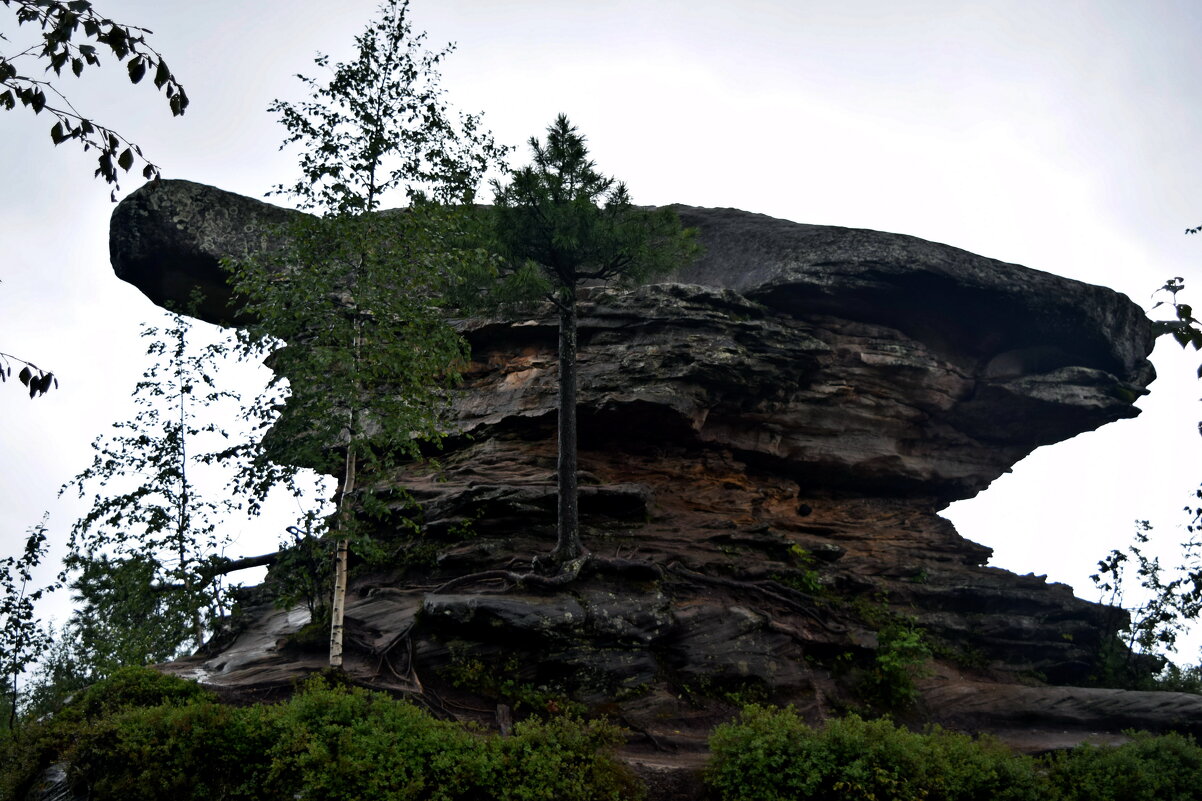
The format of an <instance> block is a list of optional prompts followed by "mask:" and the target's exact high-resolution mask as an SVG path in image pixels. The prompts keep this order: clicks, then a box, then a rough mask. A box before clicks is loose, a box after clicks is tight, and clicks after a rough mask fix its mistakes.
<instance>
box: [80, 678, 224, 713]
mask: <svg viewBox="0 0 1202 801" xmlns="http://www.w3.org/2000/svg"><path fill="white" fill-rule="evenodd" d="M212 700H215V698H214V696H213V694H212V693H210V692H209V691H207V690H205V689H203V688H202V687H201V686H200V685H199V684H197V683H196V682H194V681H186V680H184V679H180V678H177V677H175V676H168V675H165V674H163V673H159V672H158V671H157V670H151V669H150V668H147V667H125V668H121V669H120V670H117V671H115V672H114V673H113V674H112V675H111V676H109V677H108V678H107V679H105V680H104V681H101V682H97V683H96V684H93V685H92V686H91V687H88V688H87V689H86V690H84V691H83V692H81V693H80V694H79V697H78V698H77V699H74V700H73V701H72V702H71V703H70V704H68V705H67V707H66V709H65V710H64V712H65V713H66V715H67V716H68V717H72V718H74V717H77V716H82V717H85V718H97V717H100V716H102V715H107V714H111V713H113V712H116V711H118V710H120V709H126V708H129V707H151V706H164V705H167V706H182V705H185V704H192V703H197V702H199V701H212Z"/></svg>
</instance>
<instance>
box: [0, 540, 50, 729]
mask: <svg viewBox="0 0 1202 801" xmlns="http://www.w3.org/2000/svg"><path fill="white" fill-rule="evenodd" d="M45 555H46V524H45V521H44V520H43V522H42V523H40V524H38V525H36V526H34V527H32V528H31V529H30V530H29V532H28V534H27V536H26V538H25V545H24V548H23V549H22V551H21V554H20V555H19V556H7V557H5V558H3V559H0V690H3V693H4V700H3V706H0V709H4V710H5V711H6V712H7V714H5V715H4V717H3V719H0V725H2V726H4V727H5V728H8V729H13V728H15V727H16V724H17V716H18V713H19V712H20V705H21V694H20V683H21V677H22V674H23V673H24V672H25V671H26V669H27V668H29V667H30V665H32V664H33V663H34V662H35V661H37V659H38V657H40V656H41V654H42V652H43V651H44V650H45V649H46V648H47V647H49V645H50V642H51V636H50V632H49V631H48V630H47V629H45V628H43V627H42V622H41V621H40V620H39V619H38V617H37V615H36V614H35V609H34V605H35V604H36V603H37V602H38V601H39V600H41V598H42V596H43V595H45V594H46V593H47V592H50V591H52V590H53V589H54V586H53V585H52V586H50V587H39V588H37V589H35V588H34V587H32V586H31V585H30V582H32V581H33V571H34V569H35V568H36V567H37V566H38V565H39V564H41V561H42V559H43V558H44V557H45Z"/></svg>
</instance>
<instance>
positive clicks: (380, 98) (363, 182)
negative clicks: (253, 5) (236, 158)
mask: <svg viewBox="0 0 1202 801" xmlns="http://www.w3.org/2000/svg"><path fill="white" fill-rule="evenodd" d="M425 39H426V34H425V33H423V32H419V33H416V34H415V33H414V32H413V28H412V25H411V23H410V21H409V0H385V2H384V3H383V4H382V5H381V6H380V10H379V16H378V18H377V19H375V20H374V21H373V22H372V23H371V24H370V25H369V26H368V27H367V29H366V30H365V31H364V32H363V33H362V34H360V35H359V36H357V37H355V46H356V48H357V50H358V54H357V56H356V58H355V60H354V61H350V62H346V63H343V62H339V63H337V64H335V65H334V66H333V67H330V59H329V57H328V56H325V55H319V56H318V57H317V58H316V59H315V60H314V63H315V64H316V65H317V66H318V67H320V68H321V70H322V72H323V73H328V74H329V75H330V78H329V83H326V84H324V85H323V84H321V83H319V82H318V81H316V80H315V79H313V78H306V77H305V76H303V75H301V76H298V77H299V78H300V79H301V80H302V81H303V82H304V83H305V85H306V86H307V87H308V88H309V92H310V100H308V101H306V102H302V103H289V102H286V101H282V100H276V101H274V102H273V103H272V104H271V106H270V108H269V110H270V111H272V112H274V113H277V114H279V115H280V122H281V124H282V125H283V126H284V128H285V129H287V131H288V136H287V137H286V138H285V139H284V144H283V145H282V146H281V147H287V146H288V145H293V144H300V145H301V147H302V148H303V152H302V153H301V155H300V168H301V177H300V178H299V179H298V180H297V181H296V182H295V183H294V184H292V185H290V186H287V185H279V186H277V187H276V188H275V191H274V194H284V195H288V196H290V197H293V198H296V199H297V201H298V203H299V205H300V207H301V208H302V209H320V210H324V211H326V212H329V213H332V214H357V213H360V212H365V211H374V210H376V209H378V208H379V207H380V199H381V196H383V195H385V194H386V193H388V192H389V191H391V190H394V189H401V190H403V191H404V193H405V195H406V198H407V200H409V201H413V200H415V199H419V198H425V199H429V200H433V201H436V202H438V203H461V202H462V203H470V202H471V200H472V197H473V195H474V192H475V188H476V186H477V185H478V184H479V182H480V178H481V176H483V175H484V173H485V172H486V171H487V170H488V169H489V168H490V167H494V166H496V165H498V164H499V163H500V162H501V161H502V159H504V156H505V153H506V152H507V150H508V148H505V147H501V146H498V145H497V144H496V143H495V142H494V141H493V137H492V134H490V133H489V132H488V131H487V130H485V129H484V128H483V127H482V125H481V117H480V115H478V114H476V115H471V114H466V115H465V114H458V115H455V114H452V113H451V111H450V109H449V108H448V107H447V104H446V101H445V100H444V94H445V92H444V90H443V89H442V88H441V87H440V86H439V81H440V79H441V76H440V74H439V72H438V66H439V64H441V63H442V60H443V59H444V58H446V57H447V56H448V55H450V53H451V52H452V51H454V49H455V46H454V45H453V44H448V45H447V46H446V47H444V48H443V49H442V50H440V51H438V52H437V53H434V52H430V51H428V50H426V49H425Z"/></svg>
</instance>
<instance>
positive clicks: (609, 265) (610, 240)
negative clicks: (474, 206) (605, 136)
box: [494, 114, 696, 565]
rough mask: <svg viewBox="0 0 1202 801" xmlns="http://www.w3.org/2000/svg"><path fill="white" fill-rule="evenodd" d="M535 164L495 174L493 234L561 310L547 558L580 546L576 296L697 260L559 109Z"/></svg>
mask: <svg viewBox="0 0 1202 801" xmlns="http://www.w3.org/2000/svg"><path fill="white" fill-rule="evenodd" d="M530 148H531V151H532V154H533V157H534V163H533V164H531V165H530V166H528V167H524V168H522V169H520V170H518V171H516V172H515V173H513V175H512V176H511V178H510V181H509V182H508V183H507V184H502V183H500V182H494V192H495V195H496V209H495V211H496V214H495V224H494V233H495V237H496V240H497V242H498V243H499V247H500V250H501V253H502V255H503V256H504V258H505V260H506V268H507V270H508V272H509V273H510V274H514V275H520V274H526V275H528V274H529V273H530V271H531V269H532V268H533V270H534V271H536V272H537V274H539V275H541V277H542V279H543V282H544V287H545V290H546V297H547V298H548V299H549V300H550V301H551V303H553V304H554V306H555V308H556V309H557V311H558V313H559V464H558V470H557V477H558V484H559V502H558V521H557V537H556V544H555V550H554V551H553V552H552V554H551V558H552V562H553V563H555V564H557V565H563V564H566V563H568V562H572V561H576V560H579V559H580V558H581V557H583V556H584V555H585V554H586V553H587V552H586V551H585V549H584V545H583V543H582V541H581V539H580V515H579V510H578V504H577V494H578V493H577V470H578V465H577V460H578V456H577V447H576V349H577V342H576V323H577V320H576V304H577V297H578V293H579V290H580V288H581V287H582V286H585V285H587V284H590V283H617V284H626V285H630V284H637V283H639V282H641V281H644V280H646V279H647V278H649V277H651V276H654V275H659V274H663V273H666V272H669V271H671V270H672V269H674V268H677V267H680V266H682V265H684V264H685V263H687V262H688V261H689V260H691V259H692V258H694V256H695V253H696V245H695V244H694V242H693V236H692V233H691V231H687V230H683V229H682V228H681V225H680V221H679V219H678V218H677V217H676V215H675V214H674V213H673V212H672V211H671V210H670V209H659V210H654V211H652V210H647V209H641V208H638V207H635V206H633V205H632V204H631V202H630V196H629V194H628V192H627V190H626V185H625V184H624V183H621V182H619V181H616V180H615V179H613V178H610V177H606V176H604V175H603V174H601V173H600V172H598V171H597V168H596V165H595V164H594V162H593V161H592V160H591V159H590V158H589V156H588V148H587V147H586V145H585V137H584V136H583V135H581V134H580V133H579V132H578V131H577V130H576V127H575V126H573V125H572V124H571V123H570V122H568V118H567V117H566V116H564V115H563V114H560V115H559V116H558V117H557V118H556V119H555V122H554V123H552V124H551V126H550V127H549V128H548V129H547V140H546V142H545V143H543V142H540V141H539V140H538V138H537V137H531V139H530Z"/></svg>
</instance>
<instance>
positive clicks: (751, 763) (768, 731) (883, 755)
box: [706, 706, 1046, 801]
mask: <svg viewBox="0 0 1202 801" xmlns="http://www.w3.org/2000/svg"><path fill="white" fill-rule="evenodd" d="M710 749H711V751H712V752H713V756H712V758H711V761H710V764H709V767H708V769H707V771H706V783H707V784H708V785H709V787H710V788H711V789H712V790H713V791H714V792H715V794H716V796H717V798H719V799H721V801H744V800H746V801H800V800H801V799H831V801H834V800H835V799H838V801H845V800H848V799H863V801H920V800H924V801H945V800H946V801H953V800H954V801H961V800H963V801H968V800H969V799H973V800H974V801H976V800H978V799H979V801H994V800H995V799H996V800H997V801H1003V800H1010V799H1013V801H1018V800H1019V799H1023V800H1024V801H1025V800H1026V799H1031V801H1036V800H1037V799H1038V800H1040V801H1042V800H1043V799H1045V798H1046V796H1045V795H1043V794H1042V792H1041V791H1040V779H1039V776H1038V773H1037V771H1036V769H1035V764H1034V762H1033V761H1032V760H1030V759H1027V758H1024V757H1018V756H1014V755H1013V754H1011V752H1010V751H1009V750H1007V749H1006V748H1004V747H1003V746H1001V745H999V744H997V743H995V742H993V741H991V740H987V739H982V740H974V739H972V738H970V737H967V736H965V735H960V734H953V733H951V732H946V731H943V730H941V729H934V730H932V731H930V732H929V733H927V734H915V733H912V732H909V731H906V730H905V729H901V728H898V727H896V726H894V724H893V723H891V722H890V721H888V720H876V721H865V720H862V719H860V718H859V717H857V716H855V715H852V716H849V717H846V718H840V719H834V720H830V721H828V722H827V724H826V726H825V727H824V728H822V729H814V728H811V727H810V726H808V725H807V724H806V723H805V722H804V721H802V720H801V718H800V717H799V716H798V715H797V713H796V712H795V711H794V710H793V709H792V708H788V709H776V708H772V707H760V706H750V707H747V708H746V709H744V710H743V713H742V715H740V717H739V718H738V719H737V720H735V721H734V722H732V723H727V724H723V725H721V726H718V727H717V728H716V729H715V730H714V733H713V735H712V736H711V737H710Z"/></svg>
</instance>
